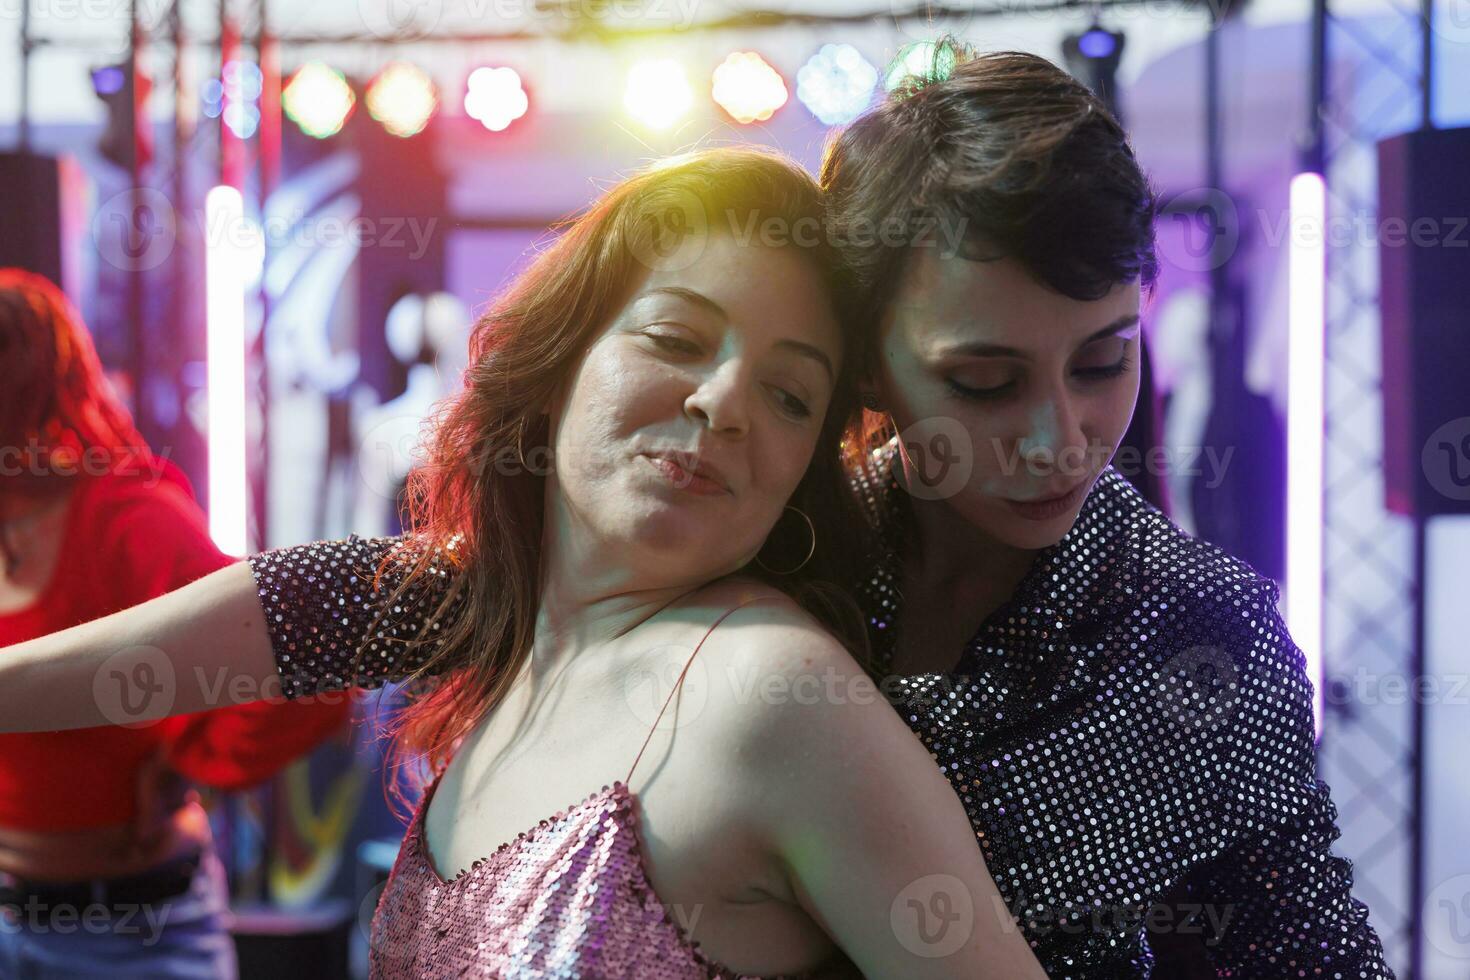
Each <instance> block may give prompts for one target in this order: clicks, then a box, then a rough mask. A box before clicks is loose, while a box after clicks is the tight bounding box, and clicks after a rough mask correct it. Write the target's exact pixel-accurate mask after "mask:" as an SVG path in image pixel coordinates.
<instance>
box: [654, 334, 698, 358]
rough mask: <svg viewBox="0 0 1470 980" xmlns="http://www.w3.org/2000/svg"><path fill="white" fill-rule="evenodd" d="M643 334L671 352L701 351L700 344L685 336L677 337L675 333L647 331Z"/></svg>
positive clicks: (687, 352) (688, 352) (695, 352)
mask: <svg viewBox="0 0 1470 980" xmlns="http://www.w3.org/2000/svg"><path fill="white" fill-rule="evenodd" d="M643 336H645V337H647V338H648V339H649V340H651V341H653V342H654V343H655V344H656V345H658V347H659V348H661V349H662V350H666V351H668V352H669V353H671V354H698V353H699V352H700V349H699V345H698V344H696V343H694V342H693V341H691V340H685V339H684V338H683V337H675V336H674V335H673V334H665V333H646V332H645V333H644V334H643Z"/></svg>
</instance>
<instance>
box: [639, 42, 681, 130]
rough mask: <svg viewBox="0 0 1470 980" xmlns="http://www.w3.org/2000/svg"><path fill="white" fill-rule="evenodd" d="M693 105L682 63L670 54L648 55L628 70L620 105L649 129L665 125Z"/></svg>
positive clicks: (675, 119) (669, 123) (664, 126)
mask: <svg viewBox="0 0 1470 980" xmlns="http://www.w3.org/2000/svg"><path fill="white" fill-rule="evenodd" d="M693 105H694V92H693V90H692V89H690V87H689V76H688V75H687V74H685V72H684V66H683V65H681V64H679V62H677V61H675V60H674V59H673V58H649V59H647V60H644V61H639V62H637V63H636V64H634V65H633V67H632V68H631V69H629V71H628V84H627V87H626V88H625V89H624V90H623V107H624V108H625V109H627V110H628V115H630V116H632V117H633V118H634V119H636V120H638V121H639V122H640V123H642V124H643V125H645V126H647V127H649V128H650V129H667V128H669V127H670V126H672V125H673V124H674V123H676V122H678V121H679V120H680V119H681V118H683V116H684V115H685V114H686V113H688V112H689V109H690V107H691V106H693Z"/></svg>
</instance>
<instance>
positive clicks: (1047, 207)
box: [821, 37, 1158, 323]
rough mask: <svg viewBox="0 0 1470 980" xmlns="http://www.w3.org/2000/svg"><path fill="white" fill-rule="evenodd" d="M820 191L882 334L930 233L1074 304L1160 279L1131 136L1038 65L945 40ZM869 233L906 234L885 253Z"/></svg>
mask: <svg viewBox="0 0 1470 980" xmlns="http://www.w3.org/2000/svg"><path fill="white" fill-rule="evenodd" d="M821 184H822V188H823V190H824V191H825V193H826V195H827V208H828V216H827V220H828V223H829V225H828V226H829V228H830V229H831V230H832V232H833V236H834V239H835V240H836V241H837V242H838V243H839V244H840V247H841V248H842V249H843V251H844V256H843V257H844V259H845V261H846V262H847V264H848V265H849V267H850V269H851V272H852V275H853V277H854V280H855V282H856V284H857V288H858V290H859V292H860V294H861V295H860V298H859V303H860V306H859V308H860V309H863V310H865V311H867V315H868V316H869V317H870V318H871V320H872V321H873V323H876V322H877V320H878V318H879V317H881V313H882V309H883V307H885V306H886V305H887V303H888V301H889V300H890V299H891V298H892V296H893V293H894V291H895V290H896V288H897V283H898V280H899V277H900V276H901V275H902V274H903V269H904V265H905V260H906V259H907V258H908V256H909V255H910V254H911V253H912V251H913V250H914V248H916V247H918V245H917V244H916V243H917V242H919V241H922V240H924V239H920V238H919V237H918V236H919V234H920V232H921V230H922V229H923V227H925V226H926V225H927V227H928V228H930V229H931V230H933V229H934V228H936V227H937V228H940V229H944V230H946V231H947V232H948V236H949V238H951V239H958V240H959V241H960V242H961V243H962V253H961V254H963V255H964V256H965V257H966V258H971V259H977V260H985V259H996V258H1001V257H1010V258H1013V259H1016V260H1017V261H1019V262H1020V263H1021V264H1022V265H1023V266H1024V267H1025V268H1026V269H1027V270H1028V271H1029V272H1030V273H1031V274H1032V275H1033V276H1035V277H1036V278H1037V279H1038V280H1040V281H1041V282H1043V283H1045V284H1046V285H1048V286H1050V287H1051V288H1053V289H1055V290H1057V291H1058V292H1060V293H1062V294H1063V295H1066V296H1070V297H1072V298H1073V299H1081V300H1092V299H1098V298H1101V297H1102V296H1104V295H1106V293H1107V292H1108V291H1109V290H1110V289H1111V288H1113V287H1114V286H1117V285H1121V284H1124V283H1129V282H1133V281H1134V280H1138V281H1139V282H1140V284H1141V285H1142V286H1143V287H1144V288H1145V289H1147V288H1149V287H1151V286H1152V285H1153V283H1154V280H1155V279H1156V278H1157V277H1158V258H1157V256H1156V253H1155V250H1154V218H1155V214H1156V211H1157V208H1158V198H1157V196H1156V194H1155V193H1154V191H1153V189H1152V188H1151V187H1150V186H1149V182H1148V179H1147V178H1146V177H1145V176H1144V173H1143V170H1142V168H1140V167H1139V164H1138V160H1137V159H1136V158H1135V156H1134V154H1133V149H1132V147H1131V146H1130V145H1129V143H1128V136H1127V133H1125V132H1124V130H1123V127H1122V126H1121V125H1120V124H1119V123H1118V121H1117V119H1115V118H1114V117H1113V115H1112V114H1111V113H1110V112H1108V110H1107V108H1106V107H1105V106H1104V105H1103V103H1102V101H1101V100H1100V99H1098V97H1097V96H1096V95H1094V94H1093V93H1092V92H1091V91H1090V90H1089V89H1088V88H1087V87H1086V86H1085V85H1083V84H1082V83H1081V82H1079V81H1077V80H1076V79H1074V78H1073V77H1072V76H1071V75H1069V74H1067V72H1065V71H1063V70H1062V69H1061V68H1059V67H1057V66H1056V65H1054V64H1052V63H1051V62H1049V61H1047V60H1046V59H1045V58H1041V57H1038V56H1036V55H1032V54H1025V53H1022V52H1017V51H1003V52H997V53H992V54H976V53H974V52H973V51H972V50H970V49H969V48H967V47H965V46H964V45H962V44H960V43H959V42H957V41H955V40H954V39H953V38H948V37H946V38H943V39H941V40H940V41H938V42H936V43H935V45H934V48H933V51H932V57H931V59H930V63H929V67H928V68H927V69H926V70H924V71H921V72H918V73H916V74H913V75H910V76H909V77H908V78H907V79H906V80H905V81H904V82H903V83H902V84H900V85H899V86H897V87H896V88H895V89H894V90H893V91H891V92H890V93H889V95H888V97H887V98H886V99H885V100H884V101H883V102H882V103H881V104H880V105H878V106H877V107H875V108H874V109H872V110H870V111H869V112H868V113H866V114H865V115H863V116H862V117H860V118H859V119H857V120H856V121H855V122H853V123H852V124H851V125H850V126H848V127H847V128H846V129H845V130H843V131H841V132H839V133H838V134H836V135H835V136H834V137H833V138H832V139H831V141H830V142H829V143H828V145H827V149H826V153H825V156H824V159H823V162H822V174H821ZM862 228H866V229H874V228H887V229H893V230H894V231H895V233H893V234H887V233H885V234H884V235H882V236H880V237H881V239H882V244H879V243H875V242H874V241H873V237H874V236H872V235H871V234H869V235H864V234H862V233H861V232H860V231H859V229H862ZM898 229H902V231H898ZM932 237H933V238H934V239H935V240H937V242H938V243H940V244H942V243H943V242H944V241H945V240H946V239H945V238H944V237H942V236H937V235H936V236H932Z"/></svg>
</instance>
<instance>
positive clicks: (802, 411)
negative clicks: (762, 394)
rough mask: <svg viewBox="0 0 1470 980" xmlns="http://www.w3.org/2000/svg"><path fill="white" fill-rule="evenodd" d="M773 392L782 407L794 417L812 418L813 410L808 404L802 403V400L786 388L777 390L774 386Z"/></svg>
mask: <svg viewBox="0 0 1470 980" xmlns="http://www.w3.org/2000/svg"><path fill="white" fill-rule="evenodd" d="M771 390H772V391H774V392H775V393H776V397H777V398H778V399H779V400H780V401H781V406H782V407H783V408H784V409H785V410H786V411H787V412H789V413H790V414H791V415H792V417H794V418H798V419H805V418H810V417H811V414H812V410H811V408H810V407H809V406H808V405H807V403H806V402H804V401H802V400H801V399H800V398H798V397H796V396H795V395H793V394H792V393H791V392H789V391H787V390H786V389H785V388H776V387H774V386H773V387H772V388H771Z"/></svg>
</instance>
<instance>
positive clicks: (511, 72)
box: [464, 68, 531, 133]
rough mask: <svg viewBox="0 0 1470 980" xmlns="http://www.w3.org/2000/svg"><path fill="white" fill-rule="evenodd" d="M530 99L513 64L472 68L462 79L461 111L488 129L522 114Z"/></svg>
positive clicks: (494, 129)
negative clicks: (462, 98)
mask: <svg viewBox="0 0 1470 980" xmlns="http://www.w3.org/2000/svg"><path fill="white" fill-rule="evenodd" d="M530 104H531V100H530V99H529V98H528V97H527V95H526V90H525V89H524V88H522V87H521V76H520V75H518V74H517V73H516V70H515V69H514V68H476V69H475V70H474V71H472V72H470V77H469V78H468V79H467V80H466V81H465V96H464V111H465V113H466V115H468V116H469V117H470V118H471V119H478V120H479V121H480V125H482V126H484V127H485V128H486V129H488V130H490V131H491V132H496V133H498V132H500V131H501V130H503V129H505V128H506V127H507V126H509V125H510V124H511V123H513V122H515V121H516V120H517V119H519V118H521V117H522V116H524V115H525V114H526V109H527V108H529V106H530Z"/></svg>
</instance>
